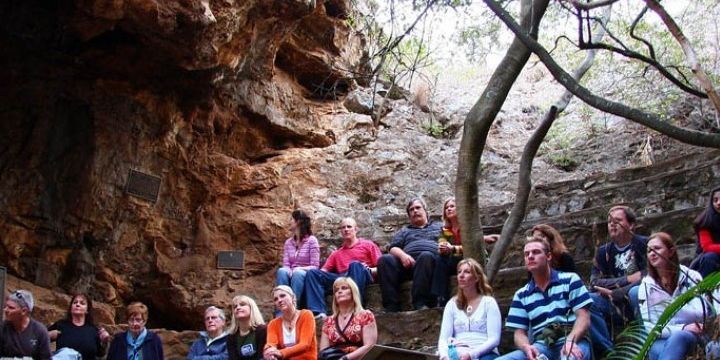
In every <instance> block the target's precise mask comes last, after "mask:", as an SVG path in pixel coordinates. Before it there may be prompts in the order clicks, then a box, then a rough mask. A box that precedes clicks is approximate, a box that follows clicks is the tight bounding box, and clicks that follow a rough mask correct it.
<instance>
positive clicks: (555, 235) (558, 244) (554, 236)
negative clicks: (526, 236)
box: [530, 224, 568, 268]
mask: <svg viewBox="0 0 720 360" xmlns="http://www.w3.org/2000/svg"><path fill="white" fill-rule="evenodd" d="M535 231H539V232H541V233H542V234H543V235H545V237H547V243H548V245H550V252H551V253H552V257H553V258H552V267H553V268H556V267H558V266H560V257H561V256H562V254H564V253H566V252H568V249H567V247H566V246H565V241H564V240H563V237H562V235H560V232H558V231H557V229H555V228H554V227H552V226H550V225H548V224H537V225H535V226H533V227H532V229H531V230H530V236H533V233H534V232H535Z"/></svg>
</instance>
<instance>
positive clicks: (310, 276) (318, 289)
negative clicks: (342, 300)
mask: <svg viewBox="0 0 720 360" xmlns="http://www.w3.org/2000/svg"><path fill="white" fill-rule="evenodd" d="M341 276H347V277H349V278H351V279H353V281H355V284H357V286H358V290H360V296H361V297H364V296H365V289H366V288H367V286H368V285H369V284H370V283H372V281H373V277H372V274H371V273H370V269H368V268H367V267H366V266H365V265H363V264H362V263H361V262H357V261H353V262H352V263H350V267H348V271H347V272H345V273H342V274H338V273H331V272H327V271H322V270H319V269H312V270H310V271H308V273H307V276H306V277H305V288H306V289H307V291H306V292H305V293H306V300H307V308H308V310H311V311H312V312H313V313H315V314H320V313H328V311H327V309H326V308H327V305H326V304H325V295H327V294H330V293H332V285H333V283H334V282H335V279H337V278H339V277H341ZM362 300H363V299H360V301H362Z"/></svg>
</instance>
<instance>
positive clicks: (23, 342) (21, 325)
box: [0, 290, 50, 360]
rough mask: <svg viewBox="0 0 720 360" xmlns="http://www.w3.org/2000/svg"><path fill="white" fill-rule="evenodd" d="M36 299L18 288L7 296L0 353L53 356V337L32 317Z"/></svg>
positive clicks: (36, 359) (40, 357) (41, 358)
mask: <svg viewBox="0 0 720 360" xmlns="http://www.w3.org/2000/svg"><path fill="white" fill-rule="evenodd" d="M34 305H35V301H34V300H33V296H32V294H31V293H30V292H29V291H27V290H16V291H13V292H12V293H10V295H9V296H8V297H7V299H6V300H5V308H4V309H3V312H4V315H5V321H4V322H3V324H2V333H1V334H0V357H14V358H22V357H32V358H33V360H46V359H50V338H49V337H48V332H47V329H46V328H45V326H44V325H43V324H41V323H40V322H38V321H37V320H34V319H32V318H30V313H32V309H33V306H34Z"/></svg>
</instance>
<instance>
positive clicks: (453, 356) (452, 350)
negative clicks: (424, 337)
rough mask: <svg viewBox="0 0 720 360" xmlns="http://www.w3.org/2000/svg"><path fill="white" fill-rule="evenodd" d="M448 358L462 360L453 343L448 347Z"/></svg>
mask: <svg viewBox="0 0 720 360" xmlns="http://www.w3.org/2000/svg"><path fill="white" fill-rule="evenodd" d="M448 358H450V360H460V356H458V353H457V349H456V348H455V344H453V343H450V344H449V345H448Z"/></svg>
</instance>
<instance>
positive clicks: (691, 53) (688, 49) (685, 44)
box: [645, 0, 720, 113]
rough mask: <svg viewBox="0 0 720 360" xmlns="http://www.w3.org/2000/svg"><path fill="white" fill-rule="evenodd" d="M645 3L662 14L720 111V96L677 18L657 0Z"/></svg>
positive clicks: (701, 84)
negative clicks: (676, 20)
mask: <svg viewBox="0 0 720 360" xmlns="http://www.w3.org/2000/svg"><path fill="white" fill-rule="evenodd" d="M645 3H646V4H647V5H648V7H649V8H650V9H651V10H652V11H654V12H655V13H656V14H658V16H660V19H662V21H663V23H665V26H667V28H668V30H670V33H671V34H672V35H673V36H674V37H675V40H677V42H678V43H679V44H680V47H681V48H682V50H683V53H685V59H686V60H687V62H688V63H689V64H690V69H691V70H692V72H693V74H695V77H696V78H697V80H698V82H700V86H702V88H703V89H705V91H706V92H707V94H708V96H709V97H710V101H711V102H712V103H713V106H715V111H716V112H718V113H720V96H718V93H717V91H716V90H715V87H714V86H713V84H712V81H711V80H710V78H709V77H708V76H707V74H706V73H705V71H704V70H703V68H702V65H700V61H698V58H697V55H696V54H695V49H693V47H692V44H690V41H689V40H688V39H687V37H685V34H683V32H682V30H681V29H680V26H678V24H677V23H676V22H675V19H673V18H672V16H670V14H668V13H667V11H665V8H664V7H663V6H662V5H660V3H659V2H657V1H656V0H645Z"/></svg>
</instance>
